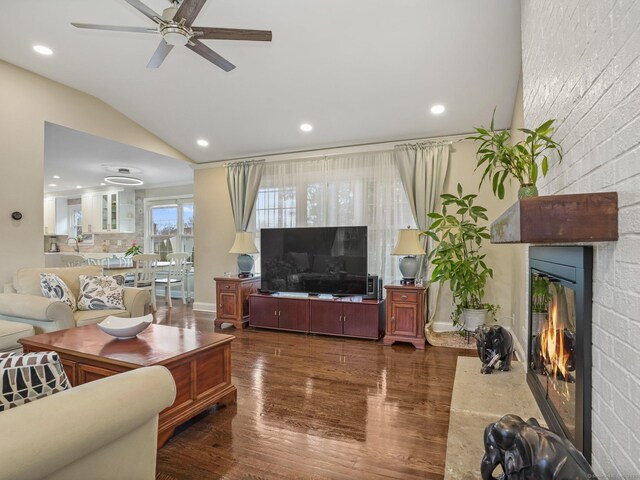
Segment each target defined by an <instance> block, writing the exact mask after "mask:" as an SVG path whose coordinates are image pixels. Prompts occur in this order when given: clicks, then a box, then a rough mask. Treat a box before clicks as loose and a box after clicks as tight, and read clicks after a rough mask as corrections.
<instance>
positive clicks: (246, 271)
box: [229, 232, 258, 278]
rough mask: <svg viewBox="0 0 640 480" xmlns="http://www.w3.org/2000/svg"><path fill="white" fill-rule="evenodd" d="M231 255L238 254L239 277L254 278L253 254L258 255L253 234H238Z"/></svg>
mask: <svg viewBox="0 0 640 480" xmlns="http://www.w3.org/2000/svg"><path fill="white" fill-rule="evenodd" d="M229 253H237V254H238V272H240V273H239V274H238V277H240V278H247V277H253V273H251V272H252V270H253V264H254V261H253V257H252V256H251V254H252V253H258V249H257V248H256V244H255V242H254V241H253V232H236V239H235V241H234V242H233V246H232V247H231V250H229Z"/></svg>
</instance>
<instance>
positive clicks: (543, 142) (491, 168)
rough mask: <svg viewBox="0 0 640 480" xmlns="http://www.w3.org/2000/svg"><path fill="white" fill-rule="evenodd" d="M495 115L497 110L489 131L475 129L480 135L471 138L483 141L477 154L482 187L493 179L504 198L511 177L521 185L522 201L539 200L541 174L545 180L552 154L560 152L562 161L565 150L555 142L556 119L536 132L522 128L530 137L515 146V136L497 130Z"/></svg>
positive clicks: (493, 185) (470, 138)
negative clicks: (513, 137)
mask: <svg viewBox="0 0 640 480" xmlns="http://www.w3.org/2000/svg"><path fill="white" fill-rule="evenodd" d="M495 114H496V111H495V109H494V111H493V115H492V116H491V124H490V125H489V128H488V129H487V128H484V127H479V128H474V130H475V131H476V133H477V135H475V136H471V137H467V138H468V139H469V140H475V141H479V142H481V143H480V147H479V148H478V151H477V152H476V156H477V159H478V163H477V165H476V170H477V169H478V168H480V167H484V172H483V174H482V178H481V179H480V185H482V183H483V182H484V180H485V179H489V181H490V182H491V187H492V189H493V194H494V195H497V196H498V198H500V199H503V198H504V182H505V180H506V179H507V177H509V176H511V177H513V178H515V179H516V180H517V181H518V182H519V183H520V189H519V190H518V198H524V197H537V196H538V189H537V187H536V182H537V180H538V174H539V173H542V176H543V177H545V176H546V175H547V171H548V170H549V158H548V154H549V152H550V151H556V152H558V158H559V160H560V161H562V148H561V147H560V145H558V144H557V143H556V142H554V141H553V140H552V139H551V135H552V133H553V130H554V129H553V122H554V121H555V120H553V119H552V120H547V121H546V122H544V123H543V124H542V125H540V126H539V127H538V128H535V129H533V130H530V129H528V128H519V129H518V130H520V131H521V132H523V133H525V134H526V135H527V136H526V138H525V139H524V140H522V141H520V142H517V143H514V144H512V143H511V133H510V132H509V131H508V130H500V131H496V130H494V117H495ZM538 161H540V165H538Z"/></svg>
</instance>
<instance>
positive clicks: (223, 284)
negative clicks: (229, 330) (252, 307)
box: [214, 277, 260, 328]
mask: <svg viewBox="0 0 640 480" xmlns="http://www.w3.org/2000/svg"><path fill="white" fill-rule="evenodd" d="M214 280H215V281H216V319H215V321H214V325H215V326H216V327H219V326H221V325H222V324H223V323H231V324H232V325H233V326H234V327H236V328H245V327H246V326H247V325H248V324H249V295H251V294H252V293H256V292H257V291H258V288H260V277H247V278H239V277H215V278H214Z"/></svg>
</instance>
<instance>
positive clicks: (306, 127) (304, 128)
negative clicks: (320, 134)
mask: <svg viewBox="0 0 640 480" xmlns="http://www.w3.org/2000/svg"><path fill="white" fill-rule="evenodd" d="M300 130H302V131H303V132H310V131H311V130H313V126H312V125H311V124H310V123H303V124H302V125H300Z"/></svg>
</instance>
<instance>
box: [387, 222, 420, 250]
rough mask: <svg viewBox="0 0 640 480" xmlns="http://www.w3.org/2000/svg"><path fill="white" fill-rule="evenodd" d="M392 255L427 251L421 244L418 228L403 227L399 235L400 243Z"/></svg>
mask: <svg viewBox="0 0 640 480" xmlns="http://www.w3.org/2000/svg"><path fill="white" fill-rule="evenodd" d="M391 254H392V255H424V254H425V251H424V248H422V245H420V237H419V232H418V230H411V229H410V228H403V229H402V230H400V235H399V236H398V243H397V244H396V248H394V249H393V252H392V253H391Z"/></svg>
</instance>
